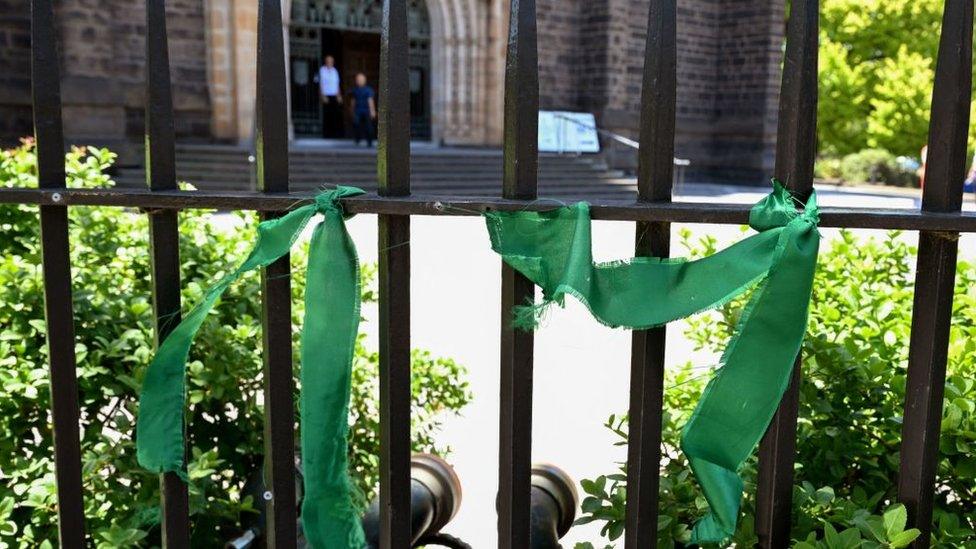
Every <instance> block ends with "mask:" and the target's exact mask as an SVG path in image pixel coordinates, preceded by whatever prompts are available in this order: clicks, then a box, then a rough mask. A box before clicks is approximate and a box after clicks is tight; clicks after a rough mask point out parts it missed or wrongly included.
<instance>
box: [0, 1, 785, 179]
mask: <svg viewBox="0 0 976 549" xmlns="http://www.w3.org/2000/svg"><path fill="white" fill-rule="evenodd" d="M381 6H382V2H381V0H290V1H289V0H285V2H284V6H283V20H284V25H285V29H284V36H285V37H286V38H285V39H286V44H285V46H286V47H285V51H286V55H287V56H288V58H289V59H288V64H287V66H288V79H289V81H290V87H291V93H290V104H289V113H290V118H291V125H290V128H291V131H292V132H293V135H294V136H295V138H299V139H301V138H317V137H320V135H321V131H322V118H321V112H320V109H321V106H320V104H319V102H318V101H317V96H316V91H315V90H316V87H315V81H314V76H315V74H316V73H317V68H318V66H319V64H320V63H321V59H322V57H323V55H325V54H331V55H333V56H335V57H336V60H337V66H338V67H339V68H340V71H341V73H342V77H343V81H344V82H345V83H348V82H350V81H351V77H352V75H353V74H354V73H355V72H356V71H363V72H365V73H366V74H367V75H369V76H370V77H371V79H372V80H374V82H375V76H376V74H378V65H379V35H378V32H379V19H380V13H381ZM537 10H538V16H539V20H538V28H539V50H540V52H539V64H540V67H539V70H540V80H541V90H540V97H541V106H542V108H543V109H559V110H572V111H588V112H593V113H594V114H595V115H596V117H597V121H598V124H599V126H600V127H601V128H604V129H607V130H610V131H613V132H618V133H621V134H624V135H627V136H632V137H635V136H636V135H637V124H638V113H639V101H640V86H641V69H642V64H643V44H644V36H645V32H646V23H647V21H646V19H647V0H601V1H593V0H537ZM507 12H508V2H507V0H409V13H410V21H409V26H410V35H411V36H410V42H411V45H410V60H411V61H410V64H411V66H410V82H411V105H412V109H413V135H414V136H415V138H417V139H423V140H432V141H434V142H437V143H443V144H445V145H459V146H471V145H476V146H496V145H498V144H499V143H500V140H501V133H502V132H501V123H502V114H501V113H502V87H503V68H504V58H505V47H506V40H507V21H508V13H507ZM167 15H168V27H169V37H170V62H171V65H172V78H173V85H174V102H175V109H176V118H177V133H178V137H179V138H180V139H181V140H184V141H203V142H233V143H244V144H247V143H249V142H250V139H251V136H252V133H253V120H254V89H255V58H256V54H255V43H256V32H255V30H256V26H257V20H256V18H257V0H169V1H168V2H167ZM56 17H57V18H58V21H59V24H60V36H59V39H60V44H61V49H62V52H63V67H62V70H63V73H62V82H63V84H62V86H63V87H62V93H63V102H64V115H65V131H66V135H67V137H68V139H69V140H70V141H72V142H80V143H99V144H107V145H110V146H113V147H117V148H120V149H123V150H133V149H134V147H133V146H132V144H134V143H135V144H137V143H139V141H140V140H141V131H142V121H143V112H142V109H143V107H142V100H143V93H144V90H143V87H144V85H143V56H144V49H143V48H144V40H143V35H144V30H145V29H144V25H145V22H144V21H145V20H144V17H145V12H144V3H143V2H139V1H137V0H58V1H56ZM29 25H30V20H29V3H28V0H0V139H3V140H5V141H10V140H12V139H15V138H16V137H17V136H20V135H26V134H29V133H30V104H29V88H30V81H29V47H30V35H29V31H30V28H29ZM784 30H785V28H784V5H783V2H773V1H770V0H680V1H679V5H678V82H679V87H678V112H677V136H676V148H677V151H676V152H677V155H678V156H681V157H684V158H688V159H690V160H691V161H692V166H693V168H694V172H695V173H696V174H698V175H699V176H701V177H715V178H725V179H733V180H738V181H750V182H753V181H758V180H759V179H760V178H762V177H764V176H766V175H768V173H769V172H770V170H771V168H772V150H773V144H774V141H775V130H776V123H775V122H776V121H775V116H776V103H777V99H778V89H779V73H780V64H781V59H782V40H783V34H784ZM379 99H380V100H382V98H379ZM605 151H611V152H610V154H611V155H613V156H614V159H613V160H614V161H615V162H617V163H626V162H627V161H628V158H629V157H628V154H624V153H623V151H617V150H614V149H613V147H612V146H608V147H606V148H605ZM129 156H130V157H131V158H135V159H137V158H138V155H137V154H131V155H129Z"/></svg>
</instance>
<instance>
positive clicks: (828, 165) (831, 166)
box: [813, 156, 843, 180]
mask: <svg viewBox="0 0 976 549" xmlns="http://www.w3.org/2000/svg"><path fill="white" fill-rule="evenodd" d="M813 176H814V177H816V178H817V179H833V180H836V179H840V178H841V177H842V176H843V174H842V173H841V171H840V158H837V157H835V156H821V157H818V158H817V161H816V163H815V164H814V165H813Z"/></svg>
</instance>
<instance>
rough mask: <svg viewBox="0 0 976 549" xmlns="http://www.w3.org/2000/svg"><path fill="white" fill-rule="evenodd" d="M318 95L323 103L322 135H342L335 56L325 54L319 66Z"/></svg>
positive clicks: (340, 103)
mask: <svg viewBox="0 0 976 549" xmlns="http://www.w3.org/2000/svg"><path fill="white" fill-rule="evenodd" d="M319 97H320V98H321V99H322V105H323V111H324V112H323V122H324V124H323V128H322V135H323V137H342V88H341V86H340V82H339V70H338V69H336V68H335V58H333V57H332V56H331V55H326V56H325V62H324V63H323V65H322V66H321V67H320V68H319Z"/></svg>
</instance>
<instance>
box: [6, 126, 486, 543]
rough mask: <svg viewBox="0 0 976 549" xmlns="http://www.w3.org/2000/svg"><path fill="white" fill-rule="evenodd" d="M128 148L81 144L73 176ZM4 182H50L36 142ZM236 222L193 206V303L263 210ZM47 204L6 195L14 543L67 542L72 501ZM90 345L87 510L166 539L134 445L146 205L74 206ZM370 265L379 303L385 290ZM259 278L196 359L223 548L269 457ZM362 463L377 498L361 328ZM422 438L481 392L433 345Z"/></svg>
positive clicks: (86, 181) (186, 278) (375, 435)
mask: <svg viewBox="0 0 976 549" xmlns="http://www.w3.org/2000/svg"><path fill="white" fill-rule="evenodd" d="M113 158H114V155H113V154H112V153H110V152H108V151H106V150H100V149H93V148H89V149H75V150H73V151H71V152H70V153H69V154H68V155H67V160H66V162H67V164H66V166H67V172H68V186H72V187H102V186H107V185H110V184H111V181H110V179H109V177H108V176H107V175H105V170H106V169H107V168H108V167H109V166H110V165H111V163H112V161H113ZM0 186H5V187H13V186H24V187H29V186H36V158H35V156H34V153H33V149H32V147H31V146H30V145H29V144H26V145H25V146H22V147H20V148H17V149H13V150H8V151H2V152H0ZM237 215H239V216H241V220H240V226H241V229H240V230H237V231H227V230H222V229H220V228H218V227H217V226H215V225H213V224H212V222H211V220H210V218H209V217H208V216H206V215H201V214H199V213H192V212H187V213H183V214H181V218H180V223H181V231H180V252H181V261H182V269H181V270H182V277H183V303H184V305H188V304H192V303H194V302H196V301H198V300H199V298H200V297H201V295H202V293H203V291H204V290H205V289H206V287H207V286H208V285H209V284H211V283H212V282H213V281H215V280H217V279H219V278H220V276H221V275H222V274H223V273H225V272H226V271H227V270H228V269H230V268H233V267H234V266H235V265H236V264H237V263H238V262H239V261H241V260H242V259H243V257H244V256H245V255H246V254H247V252H248V251H249V248H250V246H251V244H252V243H253V237H254V227H255V226H256V222H257V219H256V216H255V215H254V214H250V213H249V214H242V213H240V214H237ZM38 232H39V231H38V219H37V210H36V208H34V207H31V206H25V205H2V206H0V246H2V250H3V253H2V257H0V479H2V482H0V547H18V546H19V547H38V546H47V547H51V546H53V545H56V544H57V528H56V525H57V513H56V493H55V483H54V466H53V454H52V446H51V444H52V435H51V428H50V418H49V409H50V398H49V388H48V383H49V377H48V362H47V349H46V344H45V334H46V328H45V324H44V308H43V280H42V276H41V268H40V245H39V237H38ZM70 239H71V265H72V287H73V290H74V310H75V332H76V344H75V351H76V356H77V372H78V383H79V400H80V403H81V425H80V427H81V450H82V461H83V463H82V467H83V482H84V497H85V500H84V501H85V516H86V522H87V528H88V530H89V532H90V535H91V538H92V539H93V540H94V542H95V543H96V544H98V545H99V546H102V547H126V546H153V545H157V546H158V545H159V527H158V523H159V509H158V502H159V479H158V476H157V475H155V474H151V473H148V472H146V471H144V470H142V469H141V468H140V467H139V466H138V464H137V463H136V459H135V446H134V437H133V434H134V433H133V429H134V427H135V421H134V418H135V412H136V405H137V395H138V390H139V387H140V384H141V380H142V377H143V375H144V374H145V369H146V366H147V365H148V364H149V361H150V359H151V358H152V355H153V313H152V305H151V295H152V294H151V284H150V269H149V256H148V249H149V247H148V246H149V242H148V223H147V221H146V215H145V214H144V213H141V212H137V211H123V210H120V209H118V208H104V207H91V208H80V207H75V208H71V210H70ZM306 248H307V246H306V247H304V248H303V247H299V248H298V249H296V250H295V251H294V253H293V254H292V258H293V262H294V267H295V268H294V269H293V279H292V280H293V284H292V288H293V293H294V296H293V297H294V299H293V301H292V303H293V306H292V308H293V311H292V314H293V320H294V326H295V327H294V328H293V333H294V334H295V335H296V344H295V346H294V349H295V352H296V357H295V361H294V363H295V365H296V368H297V367H298V365H299V361H298V357H297V352H298V350H299V346H298V344H297V335H298V333H299V329H298V326H300V318H301V315H302V314H303V307H304V304H303V300H302V299H300V296H301V295H302V294H303V292H304V290H303V288H304V285H305V280H304V276H305V275H304V267H303V266H304V265H305V262H306V256H307V249H306ZM374 271H375V270H374V269H372V268H369V267H367V268H364V272H363V276H364V285H363V287H364V295H363V299H364V302H369V301H374V300H375V294H374V292H373V290H372V289H371V287H370V284H369V281H370V280H371V279H372V278H373V274H374ZM260 317H261V299H260V283H259V280H258V278H257V276H256V275H255V274H253V273H252V274H251V275H250V276H246V277H245V278H244V279H243V280H242V281H240V282H239V283H237V284H235V285H234V286H232V287H231V288H230V289H228V290H227V293H226V294H225V295H224V297H223V298H222V300H221V301H220V302H219V304H218V305H217V307H215V309H214V312H213V313H212V314H211V315H210V316H208V317H207V319H206V321H205V322H204V324H203V327H202V328H201V330H200V333H199V335H198V337H197V338H196V343H195V344H194V346H193V349H192V351H191V354H190V361H189V363H188V370H189V376H188V398H187V402H188V404H189V408H190V409H189V412H188V416H187V417H188V442H189V445H190V447H191V458H190V460H189V464H188V473H189V477H190V479H191V484H190V507H191V515H192V516H191V521H192V523H193V546H194V547H215V546H221V545H222V544H223V542H224V541H226V540H228V539H230V538H231V537H233V536H234V535H236V534H237V533H238V532H237V529H238V527H239V525H240V523H241V521H242V520H249V519H253V517H254V514H255V512H254V509H255V503H256V502H255V501H253V498H252V497H251V496H248V495H247V494H246V493H245V491H244V488H245V484H246V483H247V481H248V480H249V479H251V478H253V477H254V476H255V475H256V473H258V472H259V471H260V470H261V467H262V461H263V443H264V435H263V433H264V429H263V425H264V421H263V415H262V414H263V399H262V359H261V349H260V341H261V334H260V325H261V323H260ZM353 368H354V370H353V391H352V404H351V411H350V423H351V426H352V429H351V440H350V465H351V468H352V470H353V473H354V476H355V479H356V481H357V483H358V485H359V487H360V489H361V490H362V491H363V492H364V493H365V495H366V496H367V497H371V496H372V494H373V493H375V487H376V482H377V471H378V469H377V457H376V456H377V454H378V449H379V430H378V425H377V421H378V420H377V399H378V387H377V382H376V379H377V370H378V356H377V354H376V353H375V352H373V351H371V350H369V349H367V347H366V345H365V340H364V338H363V336H362V335H361V336H360V338H359V341H358V343H357V346H356V352H355V361H354V366H353ZM412 368H413V376H414V384H413V414H412V419H413V443H414V449H415V450H418V451H421V450H422V451H433V452H437V453H441V454H443V453H445V452H447V451H448V450H449V449H448V448H445V447H444V446H442V445H438V444H437V443H436V442H435V439H434V436H435V435H436V433H437V431H438V430H439V427H440V425H441V423H442V421H443V419H444V418H445V416H447V415H451V414H454V413H457V411H458V410H460V409H461V408H462V407H463V406H464V405H465V404H466V403H467V402H468V401H469V400H470V398H471V394H470V391H469V388H468V384H467V382H466V381H465V375H466V372H465V370H464V368H463V367H462V366H460V365H458V364H456V363H455V362H454V361H453V360H450V359H446V358H437V357H434V356H432V355H431V354H430V353H428V352H425V351H414V354H413V365H412Z"/></svg>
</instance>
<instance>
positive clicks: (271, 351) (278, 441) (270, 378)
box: [255, 0, 297, 548]
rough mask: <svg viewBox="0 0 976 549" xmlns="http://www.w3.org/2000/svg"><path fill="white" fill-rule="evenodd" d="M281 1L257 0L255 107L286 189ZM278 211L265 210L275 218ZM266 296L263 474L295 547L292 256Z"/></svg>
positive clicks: (273, 180) (268, 282)
mask: <svg viewBox="0 0 976 549" xmlns="http://www.w3.org/2000/svg"><path fill="white" fill-rule="evenodd" d="M285 85H286V83H285V51H284V42H283V38H282V24H281V2H280V0H259V1H258V67H257V109H256V112H255V120H256V135H255V146H256V156H257V160H256V163H257V166H256V168H257V184H258V188H259V189H260V190H261V191H263V192H267V193H286V192H288V109H287V103H286V101H287V98H286V95H285ZM278 215H280V213H279V212H264V213H262V219H272V218H274V217H277V216H278ZM261 295H262V297H263V301H264V308H263V313H262V322H261V325H262V332H263V335H264V429H265V438H264V440H265V443H264V452H265V453H264V477H265V486H267V488H268V490H269V491H270V492H271V500H270V501H268V505H269V508H268V526H267V531H268V534H267V536H268V537H267V544H268V547H280V548H284V547H295V546H296V544H297V532H296V530H297V528H296V521H297V513H296V509H295V401H294V395H293V392H294V389H295V382H294V378H293V374H292V344H291V343H292V342H291V269H290V264H289V254H285V256H284V257H282V258H281V259H279V260H278V261H275V262H274V263H272V264H271V265H268V266H267V267H266V268H265V269H263V270H262V271H261Z"/></svg>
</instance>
